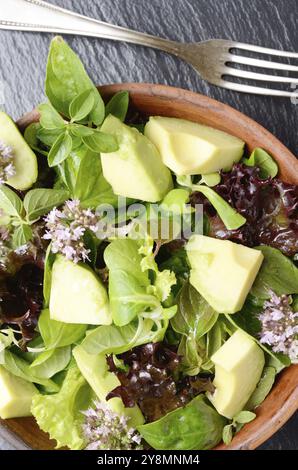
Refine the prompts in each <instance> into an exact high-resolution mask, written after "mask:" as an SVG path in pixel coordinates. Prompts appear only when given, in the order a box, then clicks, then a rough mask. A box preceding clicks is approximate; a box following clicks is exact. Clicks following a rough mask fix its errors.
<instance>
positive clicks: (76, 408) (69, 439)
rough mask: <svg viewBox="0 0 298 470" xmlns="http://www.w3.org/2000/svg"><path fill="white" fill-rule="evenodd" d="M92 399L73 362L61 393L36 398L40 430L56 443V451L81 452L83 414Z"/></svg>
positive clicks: (33, 403) (33, 406) (34, 408)
mask: <svg viewBox="0 0 298 470" xmlns="http://www.w3.org/2000/svg"><path fill="white" fill-rule="evenodd" d="M92 399H93V392H92V390H91V388H90V387H89V385H88V384H87V382H86V381H85V379H84V377H83V376H82V375H81V373H80V371H79V369H78V367H77V366H76V365H75V364H74V363H73V365H72V366H71V367H70V369H69V370H68V372H67V375H66V377H65V379H64V382H63V384H62V387H61V389H60V391H59V392H58V393H56V394H55V395H41V394H38V395H35V396H34V397H33V401H32V408H31V412H32V414H33V416H34V417H35V419H36V421H37V423H38V425H39V427H40V428H41V429H42V430H43V431H44V432H47V433H49V435H50V438H51V439H55V440H56V441H57V448H59V447H64V446H67V447H69V448H70V449H72V450H78V449H82V448H83V447H84V445H85V442H84V439H83V437H82V434H81V425H82V422H83V419H84V415H83V414H82V411H83V410H85V409H87V408H88V407H89V406H90V405H91V402H92Z"/></svg>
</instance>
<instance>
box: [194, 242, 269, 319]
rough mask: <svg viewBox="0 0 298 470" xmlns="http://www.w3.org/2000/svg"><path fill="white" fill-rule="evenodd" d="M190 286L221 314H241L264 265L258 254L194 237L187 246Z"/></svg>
mask: <svg viewBox="0 0 298 470" xmlns="http://www.w3.org/2000/svg"><path fill="white" fill-rule="evenodd" d="M186 250H187V256H188V260H189V262H190V265H191V272H190V283H191V284H192V285H193V286H194V287H195V289H197V291H198V292H199V293H200V294H201V295H202V296H203V297H204V298H205V300H207V302H208V303H209V304H210V305H211V307H213V308H214V310H216V311H217V312H219V313H235V312H238V311H239V310H241V308H242V307H243V304H244V302H245V299H246V297H247V294H248V293H249V291H250V289H251V286H252V284H253V282H254V280H255V278H256V275H257V274H258V271H259V269H260V267H261V264H262V261H263V258H264V257H263V255H262V253H261V252H260V251H259V250H254V249H253V248H247V247H246V246H243V245H238V244H237V243H233V242H230V241H229V240H218V239H216V238H210V237H206V236H204V235H193V236H192V237H191V238H190V239H189V241H188V243H187V246H186Z"/></svg>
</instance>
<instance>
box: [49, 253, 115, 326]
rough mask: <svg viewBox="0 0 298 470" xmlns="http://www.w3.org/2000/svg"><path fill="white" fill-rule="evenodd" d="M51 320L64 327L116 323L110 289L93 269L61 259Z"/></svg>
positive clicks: (56, 264) (56, 268)
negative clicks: (111, 311) (61, 323)
mask: <svg viewBox="0 0 298 470" xmlns="http://www.w3.org/2000/svg"><path fill="white" fill-rule="evenodd" d="M50 317H51V319H52V320H58V321H61V322H64V323H80V324H88V325H110V323H112V317H111V314H110V309H109V302H108V295H107V292H106V289H105V287H104V286H103V284H102V283H101V281H100V279H99V278H98V277H97V276H96V274H95V273H94V272H93V271H92V269H91V268H89V266H87V265H85V264H83V263H78V264H75V263H73V262H72V261H69V260H67V259H66V258H65V257H64V256H62V255H57V257H56V259H55V261H54V264H53V270H52V283H51V294H50Z"/></svg>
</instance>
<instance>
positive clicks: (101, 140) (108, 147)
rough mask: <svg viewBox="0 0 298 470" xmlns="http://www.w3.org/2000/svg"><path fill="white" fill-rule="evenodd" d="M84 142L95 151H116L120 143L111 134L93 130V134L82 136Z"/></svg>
mask: <svg viewBox="0 0 298 470" xmlns="http://www.w3.org/2000/svg"><path fill="white" fill-rule="evenodd" d="M82 140H83V142H84V144H85V145H86V146H87V147H88V148H89V149H90V150H92V151H93V152H103V153H109V152H116V151H117V150H118V149H119V145H118V142H117V139H116V137H114V136H113V135H110V134H105V133H104V132H101V131H96V132H93V134H92V135H87V136H84V137H82Z"/></svg>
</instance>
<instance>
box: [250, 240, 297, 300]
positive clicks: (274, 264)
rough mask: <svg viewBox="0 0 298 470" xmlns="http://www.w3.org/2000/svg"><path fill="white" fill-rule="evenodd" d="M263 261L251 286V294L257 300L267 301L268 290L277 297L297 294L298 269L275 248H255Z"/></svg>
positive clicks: (269, 295) (268, 296)
mask: <svg viewBox="0 0 298 470" xmlns="http://www.w3.org/2000/svg"><path fill="white" fill-rule="evenodd" d="M256 249H257V250H260V251H261V252H262V253H263V255H264V260H263V263H262V265H261V268H260V270H259V273H258V275H257V277H256V280H255V282H254V284H253V286H252V289H251V291H250V292H251V294H252V295H253V296H255V297H258V298H259V299H264V300H265V299H269V298H270V297H271V294H270V290H273V291H274V292H275V294H277V295H279V296H280V295H284V294H285V295H288V294H297V293H298V268H297V267H296V266H295V264H294V263H293V262H292V261H291V260H290V259H289V258H287V257H286V256H285V255H283V254H282V253H281V252H280V251H279V250H277V249H276V248H271V247H270V246H259V247H256Z"/></svg>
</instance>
